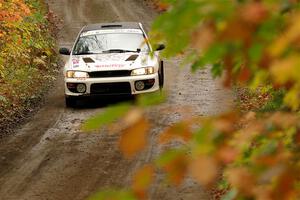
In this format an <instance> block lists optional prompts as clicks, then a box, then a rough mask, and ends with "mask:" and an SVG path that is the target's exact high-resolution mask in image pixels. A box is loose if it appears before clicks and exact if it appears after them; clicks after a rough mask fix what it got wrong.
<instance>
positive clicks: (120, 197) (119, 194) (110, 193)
mask: <svg viewBox="0 0 300 200" xmlns="http://www.w3.org/2000/svg"><path fill="white" fill-rule="evenodd" d="M88 200H136V198H135V197H134V195H133V194H132V193H131V192H129V191H120V190H105V191H103V192H99V193H97V194H95V195H93V196H92V197H90V198H89V199H88Z"/></svg>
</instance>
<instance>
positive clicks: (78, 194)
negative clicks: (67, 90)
mask: <svg viewBox="0 0 300 200" xmlns="http://www.w3.org/2000/svg"><path fill="white" fill-rule="evenodd" d="M48 3H49V6H50V9H51V10H52V11H54V13H56V14H57V15H59V16H60V17H61V18H62V19H63V20H64V23H63V25H62V29H61V31H60V34H59V41H58V43H59V45H60V46H66V47H70V46H71V44H72V42H73V41H74V39H75V37H76V34H77V33H78V32H79V30H80V29H81V27H82V26H83V25H85V24H87V23H95V22H112V21H141V22H143V23H144V24H145V26H146V28H149V27H150V24H151V22H152V20H153V19H154V17H155V15H156V14H155V12H154V11H153V10H151V8H149V7H147V5H145V3H144V1H143V0H80V1H78V0H63V1H62V0H48ZM178 63H179V59H173V60H170V61H168V62H166V82H167V86H166V89H167V90H168V91H169V98H168V101H167V102H166V103H165V104H164V105H161V106H157V107H154V108H153V109H151V110H149V111H148V112H147V113H148V117H149V118H150V119H151V120H152V121H153V123H154V125H155V126H154V127H155V128H153V130H152V131H151V133H150V134H151V137H150V145H149V146H148V148H147V150H145V151H144V152H143V153H141V154H140V155H139V156H138V157H137V158H136V159H134V160H125V159H124V158H122V155H121V154H120V152H119V150H118V148H117V143H118V138H119V135H118V134H116V135H109V134H106V133H105V132H104V131H100V133H89V134H87V133H83V132H81V131H80V130H79V126H80V124H81V122H82V121H84V120H85V119H87V118H88V117H90V116H92V115H93V114H95V113H98V112H103V110H105V109H106V108H105V105H103V104H100V105H96V106H93V107H83V108H80V109H66V108H65V106H64V93H63V82H62V76H60V77H59V78H58V80H57V82H56V84H55V87H54V88H53V89H52V91H51V92H50V93H49V95H48V96H47V100H46V103H45V105H44V106H43V107H42V108H41V109H40V111H39V112H38V113H37V114H36V115H35V116H33V117H32V119H30V121H29V122H28V123H27V124H26V125H24V126H23V127H22V128H21V129H20V130H17V131H16V133H15V134H13V135H11V136H8V137H5V138H3V139H1V141H0V199H1V200H2V199H3V200H46V199H47V200H83V199H86V198H87V197H88V196H89V195H90V194H93V193H94V192H96V191H98V190H99V189H103V188H107V187H109V186H113V187H114V188H116V187H126V186H128V185H129V184H130V180H131V175H132V173H133V172H134V170H135V169H137V168H138V167H139V166H142V165H143V164H144V163H147V162H149V161H150V160H151V159H153V158H154V157H155V156H156V155H157V154H158V153H159V152H160V151H161V149H162V148H163V147H159V146H158V145H157V144H156V137H157V135H158V134H159V132H160V131H161V130H162V129H163V128H164V127H166V126H167V125H168V124H170V123H173V122H175V121H178V120H180V119H181V118H182V117H183V116H182V115H181V114H180V113H178V112H175V111H174V112H173V113H171V114H161V112H160V109H163V108H164V107H167V106H176V107H179V106H190V107H191V108H192V110H193V111H192V112H191V113H190V114H191V115H213V114H216V113H220V112H223V111H226V110H227V109H229V108H230V105H231V104H232V102H231V100H232V94H231V92H230V91H226V90H224V88H222V86H221V84H220V82H219V81H217V80H213V79H212V78H211V76H210V74H209V71H208V70H204V71H199V72H198V73H197V74H195V75H192V74H191V73H189V70H188V68H187V69H182V70H179V67H178ZM159 176H160V177H161V175H159ZM150 199H154V200H157V199H158V200H160V199H162V200H164V199H168V200H169V199H170V200H177V199H178V200H179V199H187V200H193V199H197V200H201V199H203V200H206V199H209V196H208V194H207V193H206V192H205V191H203V190H202V189H201V187H200V186H197V185H196V184H195V183H194V182H193V181H192V180H187V181H186V182H185V184H183V185H182V186H181V187H180V188H177V189H176V188H173V187H165V185H162V184H161V183H159V181H157V184H155V185H154V186H153V187H152V188H151V193H150Z"/></svg>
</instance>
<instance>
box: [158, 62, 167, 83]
mask: <svg viewBox="0 0 300 200" xmlns="http://www.w3.org/2000/svg"><path fill="white" fill-rule="evenodd" d="M158 76H159V88H160V89H162V88H163V87H164V81H165V80H164V79H165V73H164V61H162V60H161V61H160V66H159V70H158Z"/></svg>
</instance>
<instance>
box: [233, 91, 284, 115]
mask: <svg viewBox="0 0 300 200" xmlns="http://www.w3.org/2000/svg"><path fill="white" fill-rule="evenodd" d="M235 92H236V96H237V105H238V107H239V109H240V111H241V112H244V113H245V112H249V111H253V112H257V113H264V112H273V111H280V110H285V109H286V108H285V107H284V106H283V99H284V95H285V91H284V90H282V89H273V88H267V87H259V88H257V89H255V90H253V89H250V88H245V87H236V88H235Z"/></svg>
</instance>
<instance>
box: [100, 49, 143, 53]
mask: <svg viewBox="0 0 300 200" xmlns="http://www.w3.org/2000/svg"><path fill="white" fill-rule="evenodd" d="M127 52H138V51H132V50H126V49H109V50H105V51H103V53H127Z"/></svg>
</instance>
